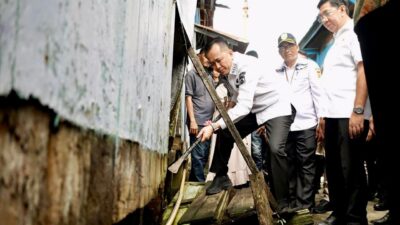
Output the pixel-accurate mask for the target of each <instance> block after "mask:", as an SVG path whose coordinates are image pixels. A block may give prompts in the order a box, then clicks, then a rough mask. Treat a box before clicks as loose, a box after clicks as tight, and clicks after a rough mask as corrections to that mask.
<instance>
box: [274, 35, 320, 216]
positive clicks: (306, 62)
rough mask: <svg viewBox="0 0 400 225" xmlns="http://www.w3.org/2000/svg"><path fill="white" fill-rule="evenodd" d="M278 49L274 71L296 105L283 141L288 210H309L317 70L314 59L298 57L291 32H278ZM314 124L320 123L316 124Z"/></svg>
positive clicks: (316, 136) (317, 101) (317, 130)
mask: <svg viewBox="0 0 400 225" xmlns="http://www.w3.org/2000/svg"><path fill="white" fill-rule="evenodd" d="M278 48H279V54H280V55H281V57H282V59H283V63H282V66H280V67H279V68H278V69H277V70H276V71H277V72H278V76H279V77H280V78H281V79H282V80H283V81H284V82H287V83H288V84H289V86H290V89H291V93H292V95H291V102H292V104H293V105H294V107H295V108H296V117H295V119H294V122H293V123H292V125H291V127H290V132H289V136H288V140H287V142H286V153H287V155H288V162H289V197H290V205H291V208H292V209H309V210H311V208H312V207H313V206H314V196H315V195H314V187H313V184H314V179H315V168H316V164H315V163H316V162H315V161H316V155H315V150H316V148H317V141H322V140H323V132H322V131H323V129H320V127H321V126H323V122H324V120H323V119H322V117H323V116H324V113H325V104H324V100H323V98H324V97H325V95H324V93H323V88H322V86H321V79H320V77H321V70H320V68H319V66H318V65H317V64H316V63H315V62H314V61H312V60H310V59H307V58H305V57H301V56H300V57H299V46H298V45H297V43H296V39H295V37H294V36H293V35H292V34H290V33H283V34H281V35H280V36H279V38H278ZM319 121H320V122H319ZM318 123H319V125H321V126H319V127H317V125H318Z"/></svg>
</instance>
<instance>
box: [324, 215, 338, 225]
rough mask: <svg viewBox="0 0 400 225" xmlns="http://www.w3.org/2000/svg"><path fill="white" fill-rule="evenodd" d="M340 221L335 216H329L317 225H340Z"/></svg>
mask: <svg viewBox="0 0 400 225" xmlns="http://www.w3.org/2000/svg"><path fill="white" fill-rule="evenodd" d="M342 224H343V223H342V221H340V220H339V219H338V218H337V217H336V216H335V215H333V214H331V215H330V216H329V217H328V218H326V220H324V221H322V222H319V223H318V225H342Z"/></svg>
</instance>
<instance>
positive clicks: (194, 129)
mask: <svg viewBox="0 0 400 225" xmlns="http://www.w3.org/2000/svg"><path fill="white" fill-rule="evenodd" d="M198 131H199V126H197V123H196V121H191V122H190V129H189V133H190V134H193V135H197V132H198Z"/></svg>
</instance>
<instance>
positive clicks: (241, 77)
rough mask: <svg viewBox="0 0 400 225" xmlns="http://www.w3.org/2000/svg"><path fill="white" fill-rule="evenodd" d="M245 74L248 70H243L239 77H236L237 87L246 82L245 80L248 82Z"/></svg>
mask: <svg viewBox="0 0 400 225" xmlns="http://www.w3.org/2000/svg"><path fill="white" fill-rule="evenodd" d="M245 75H246V72H241V73H240V74H239V77H238V78H236V82H235V85H236V88H239V86H240V85H242V84H244V82H246V78H245Z"/></svg>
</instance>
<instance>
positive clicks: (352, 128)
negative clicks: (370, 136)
mask: <svg viewBox="0 0 400 225" xmlns="http://www.w3.org/2000/svg"><path fill="white" fill-rule="evenodd" d="M363 131H364V115H363V114H361V115H358V114H355V113H354V112H353V113H352V114H351V116H350V120H349V135H350V139H354V138H356V137H359V136H360V135H361V133H362V132H363Z"/></svg>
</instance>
